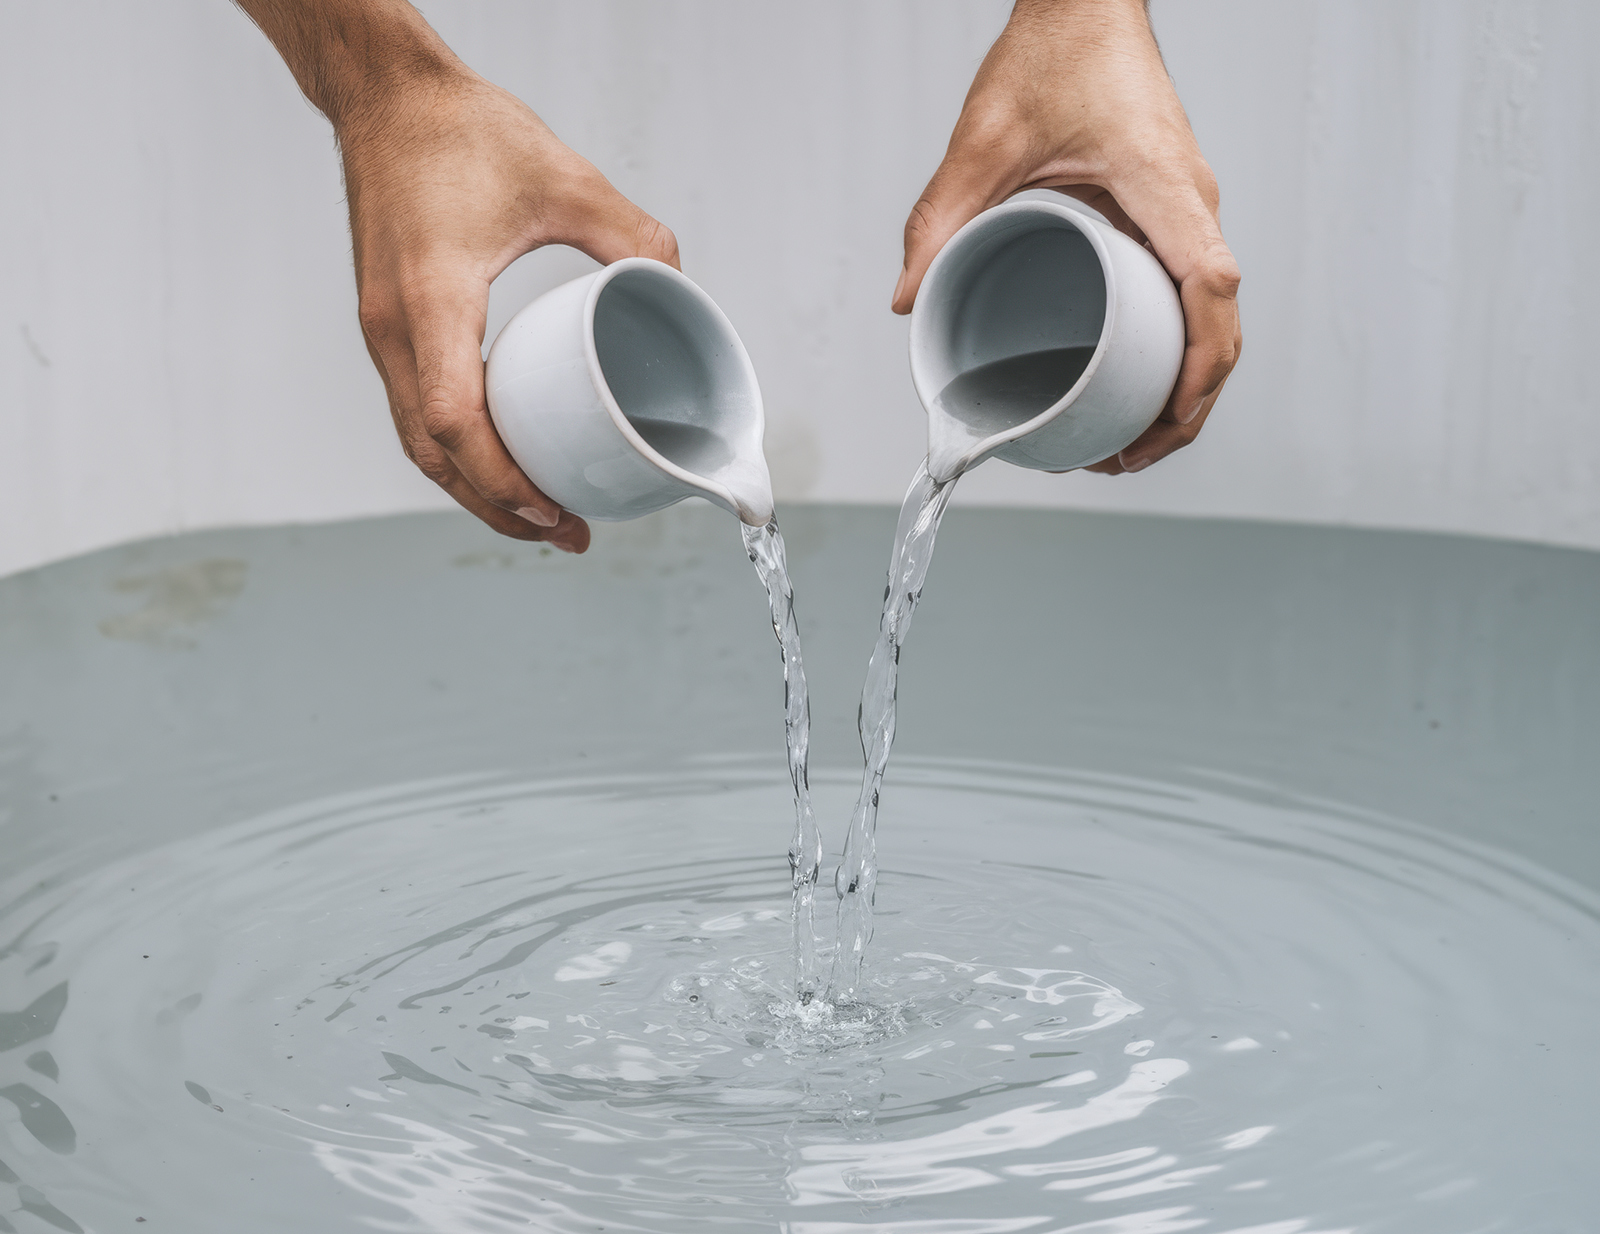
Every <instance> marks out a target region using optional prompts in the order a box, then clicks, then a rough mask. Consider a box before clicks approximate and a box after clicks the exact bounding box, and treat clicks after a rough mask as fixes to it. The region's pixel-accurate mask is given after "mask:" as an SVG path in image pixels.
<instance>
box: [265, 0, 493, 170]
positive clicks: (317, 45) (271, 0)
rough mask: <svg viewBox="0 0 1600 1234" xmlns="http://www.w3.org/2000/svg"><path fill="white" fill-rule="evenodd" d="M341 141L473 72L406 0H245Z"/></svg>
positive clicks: (305, 91) (311, 100) (301, 87)
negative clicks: (411, 99)
mask: <svg viewBox="0 0 1600 1234" xmlns="http://www.w3.org/2000/svg"><path fill="white" fill-rule="evenodd" d="M239 4H240V7H241V8H243V9H244V10H245V11H246V12H247V13H248V14H249V15H250V17H251V18H252V19H253V20H254V21H255V23H256V24H257V25H258V26H260V27H261V29H262V31H263V33H265V34H266V36H267V37H268V38H269V39H270V40H271V41H272V43H273V45H274V46H276V47H277V49H278V51H279V52H280V53H281V54H282V56H283V58H284V61H285V62H286V63H287V64H288V66H289V69H290V71H291V72H292V73H293V74H294V77H295V81H296V82H297V83H298V84H299V86H300V89H301V90H302V91H303V92H304V94H305V96H306V98H307V99H309V100H310V102H311V104H312V106H314V107H316V109H317V110H318V111H320V112H322V114H323V115H324V116H326V117H327V118H328V120H329V122H330V123H331V124H332V125H333V128H334V132H335V134H336V135H337V136H338V137H339V139H340V140H341V142H342V141H343V140H344V139H345V137H346V136H347V135H348V134H349V133H350V132H352V131H358V130H360V129H362V128H364V127H368V126H370V125H372V124H374V123H380V124H381V120H382V117H383V116H385V115H386V114H390V113H392V112H393V110H394V109H395V107H396V105H397V103H398V102H399V101H400V100H402V99H404V98H405V97H406V96H407V95H408V94H411V93H414V92H415V91H417V90H418V89H419V88H420V89H430V88H433V89H437V88H442V87H444V86H446V85H448V84H449V83H450V82H452V81H454V80H458V79H459V78H461V77H462V76H463V75H465V74H466V73H467V72H468V70H467V68H466V66H465V65H463V64H462V63H461V61H460V60H458V59H457V58H456V56H455V54H454V53H453V52H451V50H450V49H449V47H447V46H446V45H445V43H444V41H443V40H442V39H440V38H439V36H438V35H437V34H435V33H434V32H433V29H432V28H431V27H430V26H429V25H428V23H427V22H426V21H425V20H423V17H422V14H420V13H418V12H417V10H416V9H415V8H413V7H412V6H411V5H410V4H408V3H406V0H239Z"/></svg>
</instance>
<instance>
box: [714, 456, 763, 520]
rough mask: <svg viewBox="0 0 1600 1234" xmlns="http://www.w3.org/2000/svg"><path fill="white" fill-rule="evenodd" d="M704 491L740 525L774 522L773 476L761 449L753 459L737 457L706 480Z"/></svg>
mask: <svg viewBox="0 0 1600 1234" xmlns="http://www.w3.org/2000/svg"><path fill="white" fill-rule="evenodd" d="M704 491H705V494H706V496H707V497H709V498H710V499H711V500H712V501H713V502H714V503H716V504H717V505H719V506H721V507H722V508H723V509H725V510H729V511H731V512H732V513H733V514H734V515H735V516H736V517H737V518H738V519H739V521H740V522H741V523H745V524H747V525H749V526H751V527H765V526H766V525H767V524H768V523H770V522H771V521H772V514H773V501H772V476H771V474H770V473H769V472H768V471H767V461H766V459H765V458H763V457H762V456H761V453H760V450H759V449H758V450H757V451H756V453H755V455H754V456H753V457H746V458H735V459H733V460H732V461H731V462H729V463H728V464H727V465H726V466H725V467H722V468H720V469H719V470H718V471H717V472H716V473H715V474H714V475H709V476H706V477H705V478H704Z"/></svg>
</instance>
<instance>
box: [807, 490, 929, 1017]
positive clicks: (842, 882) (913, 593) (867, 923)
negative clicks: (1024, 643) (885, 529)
mask: <svg viewBox="0 0 1600 1234" xmlns="http://www.w3.org/2000/svg"><path fill="white" fill-rule="evenodd" d="M954 488H955V480H953V479H952V480H948V481H946V482H945V483H943V484H935V483H934V481H933V480H932V478H931V477H929V475H928V465H927V462H926V460H924V462H923V463H922V464H921V465H920V466H919V467H918V468H917V472H916V475H914V476H913V477H912V479H911V487H910V488H909V489H907V490H906V496H905V501H904V502H902V503H901V506H900V519H899V522H898V523H897V524H896V526H895V533H894V549H893V551H892V552H891V553H890V555H889V578H888V582H887V584H886V585H885V587H884V591H883V616H882V617H881V618H880V619H879V622H878V641H877V644H876V645H875V646H874V647H873V649H872V657H871V659H870V660H868V662H867V679H866V682H865V684H863V685H862V687H861V709H860V711H859V713H858V715H857V727H858V728H859V730H860V733H861V755H862V759H863V760H864V763H865V768H864V771H863V773H862V778H861V793H860V795H859V796H858V797H857V798H856V805H855V809H854V811H853V812H852V813H851V815H850V830H849V832H848V834H847V835H846V837H845V845H844V859H843V860H842V861H841V862H840V864H839V869H838V872H837V874H836V875H835V879H834V890H835V892H836V893H837V895H838V897H839V931H838V933H839V941H838V946H837V949H836V950H835V952H834V963H833V976H832V979H831V981H830V982H829V997H830V998H831V999H832V1000H834V1001H835V1002H843V1003H852V1002H854V1001H855V1000H856V998H857V996H858V994H859V992H860V990H861V974H862V965H863V964H864V962H865V960H866V954H867V945H868V943H870V942H871V941H872V911H873V900H874V896H875V895H876V893H877V886H878V856H877V833H878V804H879V798H880V796H881V794H882V791H883V776H884V772H885V771H886V770H887V769H888V766H889V753H890V751H891V750H892V749H893V748H894V728H895V710H896V695H897V691H898V687H899V677H900V648H901V646H902V645H903V644H904V643H905V639H906V635H907V633H909V631H910V629H911V618H912V615H913V614H914V613H915V612H916V609H917V601H918V600H919V599H921V598H922V585H923V582H924V581H925V580H926V579H927V577H928V566H929V564H930V563H931V561H932V560H933V546H934V541H935V539H936V537H937V536H938V534H939V522H940V520H941V519H943V518H944V511H945V507H946V506H947V505H948V504H949V502H950V493H951V491H952V490H953V489H954Z"/></svg>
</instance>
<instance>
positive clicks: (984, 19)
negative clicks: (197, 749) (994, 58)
mask: <svg viewBox="0 0 1600 1234" xmlns="http://www.w3.org/2000/svg"><path fill="white" fill-rule="evenodd" d="M3 4H4V7H3V14H4V16H3V22H0V25H3V29H4V31H5V33H4V37H3V38H0V115H3V116H4V117H5V120H4V122H3V124H0V433H3V438H0V440H3V443H4V444H3V448H0V572H4V571H8V570H13V569H17V568H21V567H24V566H27V565H30V564H33V563H37V562H41V561H45V560H49V559H52V558H55V557H60V556H63V555H67V554H70V553H75V552H79V551H82V550H85V549H88V548H92V547H95V546H98V545H102V544H105V543H108V542H112V541H115V540H121V539H128V538H133V537H139V536H146V535H151V534H156V533H160V532H165V531H172V530H178V529H183V528H189V527H197V526H206V525H215V524H229V523H249V522H277V521H284V520H315V519H328V518H337V517H343V516H350V515H357V514H366V513H376V512H382V511H391V510H400V509H415V508H419V507H427V506H434V505H439V504H441V501H442V499H441V498H440V497H439V496H438V495H437V494H436V493H435V492H434V491H433V490H432V489H431V487H430V486H429V485H428V484H427V483H426V482H425V481H423V480H421V479H420V478H419V477H417V476H415V475H414V474H413V473H412V471H411V470H410V467H409V465H408V464H407V463H406V462H405V461H404V459H403V458H402V457H401V455H400V452H399V449H398V447H397V446H396V445H395V443H394V441H393V440H392V434H391V430H390V428H389V425H388V417H387V415H386V414H385V409H384V406H383V401H382V392H381V388H380V386H379V383H378V380H377V378H376V376H375V375H374V374H373V373H372V372H371V371H370V370H369V366H368V361H367V359H366V355H365V353H364V351H363V349H362V346H361V343H360V339H359V335H358V332H357V329H356V325H355V318H354V292H353V290H352V285H351V279H350V274H349V270H348V255H347V254H348V241H347V237H346V233H345V227H344V222H343V212H342V206H341V200H340V198H341V194H340V186H339V180H338V173H337V168H336V165H335V161H334V158H333V154H332V148H331V140H330V137H329V134H328V131H327V127H326V125H325V124H324V122H323V121H322V120H321V118H320V117H318V116H317V115H316V114H315V113H314V112H312V111H311V110H310V108H309V107H308V106H307V105H306V104H305V103H304V102H303V101H302V100H300V98H299V96H298V94H297V93H296V91H295V89H294V86H293V83H292V82H291V80H290V78H289V75H288V73H287V72H286V71H285V70H284V68H283V67H282V65H281V64H280V63H278V61H277V60H276V58H275V57H274V55H273V53H272V51H271V49H270V47H268V45H267V44H266V42H265V41H264V40H263V39H262V38H261V36H260V35H259V34H258V33H257V32H256V31H255V30H254V28H253V27H252V26H250V25H249V23H248V22H247V21H246V20H245V19H244V18H243V17H242V16H241V15H240V14H239V13H238V12H236V11H235V10H234V9H233V8H232V7H231V6H230V5H228V4H227V3H225V2H224V0H166V2H165V3H163V4H159V5H125V4H113V3H108V2H106V0H57V2H52V3H50V4H37V3H34V2H33V0H3ZM1006 9H1007V6H1006V4H1005V3H1003V2H1001V0H981V2H980V0H894V2H891V0H877V2H875V3H873V4H860V3H855V2H851V0H841V2H835V3H808V4H805V5H777V4H763V5H755V4H750V3H746V2H743V0H718V2H714V3H713V2H705V3H698V2H689V0H682V2H667V0H631V2H630V0H611V2H602V0H581V2H580V0H566V2H563V3H557V2H551V0H545V2H540V3H534V2H530V0H437V2H436V3H434V4H431V5H429V6H428V7H427V11H428V13H429V16H430V17H431V18H432V19H433V20H434V22H435V24H436V25H437V26H438V27H439V29H440V30H441V32H442V33H443V34H444V35H445V37H446V38H447V39H448V40H449V41H450V42H451V43H452V44H453V45H454V46H455V47H456V48H457V50H458V51H459V52H460V53H461V54H462V55H463V56H464V57H465V58H466V59H467V60H468V61H469V62H470V63H472V64H473V65H474V66H475V67H477V68H478V69H479V70H480V71H482V72H483V73H485V74H486V75H487V76H489V77H490V78H492V79H494V80H496V81H498V82H500V83H502V84H504V85H506V86H508V87H509V88H511V89H513V90H515V91H516V92H517V93H518V94H520V95H521V96H522V97H523V98H525V99H527V100H528V101H529V102H530V103H531V104H532V105H533V106H534V107H535V108H536V109H537V110H538V111H539V112H540V113H541V114H542V115H543V116H544V117H545V118H546V119H547V120H548V121H549V122H550V123H551V124H552V126H553V127H554V128H555V130H556V131H557V132H558V133H559V134H561V135H562V136H563V137H564V138H565V139H566V140H567V141H569V142H570V143H571V144H572V145H574V146H575V147H576V148H578V149H579V150H581V151H583V152H584V153H585V154H587V155H588V156H589V157H591V158H592V159H594V161H595V162H596V163H598V164H599V165H600V167H601V168H602V169H603V170H604V171H605V172H606V173H607V174H608V175H610V176H611V177H612V179H613V180H614V181H615V182H616V183H617V184H618V185H619V187H621V188H622V189H623V191H624V192H626V193H628V194H630V195H631V196H633V197H635V198H636V199H637V200H638V201H639V202H640V204H641V205H643V206H644V207H645V208H646V209H648V210H650V211H652V212H653V213H655V214H656V215H658V216H659V217H660V218H662V219H663V220H664V221H666V222H667V223H668V224H669V225H670V226H672V227H673V228H674V229H675V230H676V231H677V233H678V236H679V238H680V241H681V243H682V246H683V252H684V261H685V267H686V269H687V270H688V271H689V273H690V274H691V275H692V276H694V277H695V278H696V279H698V280H699V281H700V282H701V283H703V285H704V286H705V287H706V288H707V289H708V290H709V291H710V292H711V294H712V295H713V296H715V297H716V298H717V299H718V300H719V301H720V302H721V303H722V305H723V306H724V307H725V308H726V309H727V311H728V313H729V315H730V316H731V317H732V318H733V320H734V322H735V324H736V325H737V326H738V327H739V329H740V331H741V333H742V334H743V335H744V338H745V340H746V342H747V344H748V346H749V348H750V350H751V352H752V354H753V356H754V357H755V360H756V364H757V368H758V370H759V372H760V373H761V375H762V381H763V386H764V389H765V391H766V395H767V401H768V404H769V412H770V417H771V429H770V435H769V453H770V454H771V455H772V460H773V463H774V471H775V475H776V479H777V482H778V487H779V490H780V495H781V496H785V497H789V498H791V499H795V498H804V499H810V500H823V501H892V500H896V499H897V498H898V496H899V494H900V491H901V490H902V487H903V485H904V483H905V480H906V478H907V476H908V475H909V472H910V470H911V467H912V466H913V464H914V462H915V460H916V458H917V457H918V455H919V442H920V439H921V431H922V426H921V420H920V412H919V411H918V409H917V406H916V402H915V398H914V396H913V395H912V392H911V389H910V383H909V381H908V379H907V377H906V366H905V354H904V338H905V325H904V322H903V321H902V320H900V319H897V318H894V317H892V316H891V315H890V314H889V312H888V311H887V307H886V306H887V303H888V298H889V293H890V290H891V289H892V287H893V284H894V279H895V275H896V273H897V269H898V265H899V234H900V228H901V225H902V223H903V220H904V217H905V213H906V211H907V209H908V208H909V206H910V204H911V203H912V201H913V200H914V199H915V197H916V195H917V193H918V191H919V190H920V188H921V186H922V184H923V182H924V181H925V180H926V178H927V176H928V174H929V173H930V172H931V170H932V168H933V167H934V165H935V164H936V162H937V160H938V157H939V155H940V153H941V152H942V150H943V146H944V142H945V140H946V138H947V136H948V133H949V128H950V125H951V122H952V121H953V119H954V117H955V114H956V111H957V109H958V108H959V105H960V101H961V97H962V95H963V93H964V92H965V90H966V87H967V84H968V82H969V81H970V78H971V74H972V71H973V69H974V67H975V66H976V64H977V62H978V60H979V58H980V57H981V55H982V53H983V51H984V49H985V48H986V46H987V44H988V42H989V40H990V39H991V38H992V37H993V35H994V33H995V32H996V31H997V30H998V28H999V26H1000V24H1001V22H1002V21H1003V19H1004V15H1005V12H1006ZM1155 12H1156V21H1157V28H1158V32H1159V33H1160V35H1161V38H1162V44H1163V47H1164V50H1165V52H1166V55H1167V58H1168V62H1169V64H1170V67H1171V68H1172V71H1173V74H1174V76H1175V77H1176V78H1177V80H1178V84H1179V88H1180V90H1181V92H1182V94H1183V96H1184V98H1185V101H1186V103H1187V104H1188V107H1189V110H1190V113H1191V116H1192V118H1193V120H1194V124H1195V127H1196V129H1197V131H1198V132H1199V135H1200V139H1201V143H1202V146H1203V147H1204V148H1205V150H1206V151H1207V154H1208V156H1209V157H1210V159H1211V161H1212V163H1213V164H1214V166H1215V167H1216V170H1217V173H1218V176H1219V178H1220V180H1221V182H1222V186H1223V195H1224V210H1225V216H1224V223H1225V226H1226V229H1227V232H1228V235H1229V238H1230V240H1231V241H1232V243H1233V245H1234V247H1235V249H1236V251H1237V253H1238V256H1239V259H1240V263H1241V265H1242V266H1243V269H1244V272H1245V287H1244V293H1243V301H1244V314H1245V331H1246V341H1247V346H1246V349H1245V359H1244V363H1243V365H1242V366H1241V368H1240V370H1239V372H1238V375H1237V376H1236V377H1235V379H1234V381H1233V383H1232V384H1231V385H1230V387H1229V389H1228V392H1227V394H1226V396H1225V398H1224V400H1223V402H1222V403H1221V404H1220V405H1219V407H1218V410H1217V411H1216V413H1215V414H1214V416H1213V418H1212V423H1211V425H1210V426H1209V427H1208V428H1207V430H1206V432H1205V435H1204V436H1203V437H1202V438H1201V441H1200V442H1199V444H1197V445H1196V446H1195V447H1193V448H1192V449H1190V450H1189V451H1187V452H1186V453H1185V454H1184V455H1182V456H1180V457H1178V458H1175V459H1173V460H1171V461H1169V462H1167V463H1164V464H1163V465H1161V466H1160V467H1156V468H1152V469H1151V470H1150V471H1148V472H1145V473H1142V474H1140V475H1138V476H1134V477H1119V478H1105V477H1096V476H1088V475H1077V476H1068V477H1047V476H1041V475H1036V474H1033V473H1025V472H1021V471H1018V470H1016V469H1013V468H1007V467H1005V466H1003V465H1002V464H990V465H988V466H986V467H985V468H983V469H982V470H981V471H979V472H977V473H975V474H974V475H972V476H971V477H969V478H968V479H967V480H966V481H964V482H963V487H964V490H965V492H964V496H965V498H966V499H967V500H981V501H986V502H1001V501H1003V502H1025V503H1037V504H1050V505H1078V506H1094V507H1100V508H1111V509H1131V510H1157V511H1170V512H1182V513H1195V514H1223V515H1240V516H1246V517H1260V518H1281V519H1299V520H1316V521H1328V522H1342V523H1361V524H1376V525H1385V526H1401V527H1420V528H1435V529H1443V530H1459V531H1468V532H1476V533H1485V534H1492V535H1504V536H1519V537H1529V538H1536V539H1546V540H1551V541H1556V542H1560V543H1568V544H1578V545H1587V546H1591V547H1600V414H1597V413H1600V395H1597V393H1596V388H1595V384H1594V382H1593V380H1592V379H1591V377H1590V375H1589V370H1590V368H1591V367H1592V366H1591V364H1590V363H1589V362H1590V360H1591V357H1592V356H1593V355H1594V354H1595V352H1596V350H1597V347H1596V340H1597V339H1600V241H1597V239H1596V236H1597V229H1596V226H1595V220H1596V219H1600V170H1597V169H1600V158H1597V155H1600V97H1597V92H1600V85H1597V84H1596V83H1597V77H1596V75H1595V74H1594V73H1593V71H1592V65H1593V63H1594V62H1595V59H1596V56H1597V53H1600V5H1595V4H1594V3H1593V2H1592V0H1544V2H1542V3H1541V2H1539V0H1304V2H1301V3H1284V2H1283V0H1156V4H1155ZM587 264H588V263H587V261H586V260H585V259H582V258H580V257H578V256H577V255H576V254H572V253H570V252H567V251H548V252H545V253H542V254H536V255H534V256H532V257H529V258H527V259H525V260H524V261H523V262H521V263H519V264H518V265H517V266H515V267H513V269H512V270H511V271H510V272H509V273H508V274H507V276H506V277H505V278H504V279H503V280H502V282H501V285H499V286H497V288H496V295H495V302H494V306H493V310H494V311H493V315H492V319H491V330H493V329H494V328H496V327H497V326H498V325H499V324H500V323H502V322H503V321H504V320H505V318H506V317H507V316H509V315H510V313H511V312H512V311H513V310H514V309H515V308H517V307H519V306H520V304H521V303H522V302H524V301H525V300H527V299H528V298H530V297H531V296H532V295H534V294H536V293H537V292H538V291H539V290H541V289H542V288H544V287H546V286H549V285H552V284H553V283H555V282H557V281H560V280H561V279H564V278H567V277H571V276H572V275H574V274H576V273H579V272H581V271H582V270H583V269H584V268H586V266H587Z"/></svg>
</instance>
